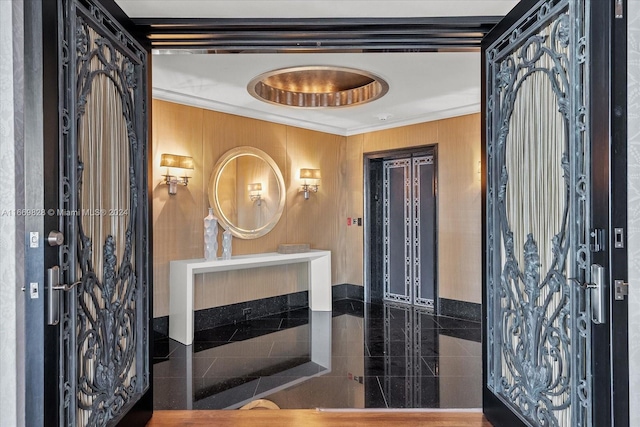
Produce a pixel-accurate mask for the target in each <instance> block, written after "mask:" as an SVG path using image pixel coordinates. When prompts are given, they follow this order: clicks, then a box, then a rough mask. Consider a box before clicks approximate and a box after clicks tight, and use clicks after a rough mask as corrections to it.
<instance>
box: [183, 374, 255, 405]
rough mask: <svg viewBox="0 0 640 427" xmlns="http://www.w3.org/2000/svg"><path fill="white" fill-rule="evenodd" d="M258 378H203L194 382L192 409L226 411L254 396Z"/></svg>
mask: <svg viewBox="0 0 640 427" xmlns="http://www.w3.org/2000/svg"><path fill="white" fill-rule="evenodd" d="M258 381H259V377H204V378H201V379H199V380H198V381H196V384H195V385H194V388H195V390H194V394H193V409H227V408H232V407H237V406H239V405H240V404H242V403H243V402H246V401H249V400H251V399H252V398H253V396H254V395H255V391H256V388H257V386H258Z"/></svg>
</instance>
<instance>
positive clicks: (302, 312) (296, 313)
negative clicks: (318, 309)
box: [262, 307, 311, 319]
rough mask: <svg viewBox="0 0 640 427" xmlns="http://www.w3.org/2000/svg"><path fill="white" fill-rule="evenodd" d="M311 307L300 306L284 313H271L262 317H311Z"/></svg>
mask: <svg viewBox="0 0 640 427" xmlns="http://www.w3.org/2000/svg"><path fill="white" fill-rule="evenodd" d="M310 312H311V310H309V308H307V307H304V308H298V309H295V310H291V311H285V312H283V313H277V314H271V315H269V316H265V317H262V319H309V313H310Z"/></svg>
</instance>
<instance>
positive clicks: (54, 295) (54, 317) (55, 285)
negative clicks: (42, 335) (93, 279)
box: [47, 265, 81, 325]
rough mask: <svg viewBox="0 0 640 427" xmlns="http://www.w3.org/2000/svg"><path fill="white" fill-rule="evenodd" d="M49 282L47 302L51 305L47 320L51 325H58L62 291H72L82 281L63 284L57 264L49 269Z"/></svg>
mask: <svg viewBox="0 0 640 427" xmlns="http://www.w3.org/2000/svg"><path fill="white" fill-rule="evenodd" d="M47 282H48V284H49V289H48V290H47V303H48V306H49V313H48V315H47V322H48V323H49V325H57V324H58V323H59V322H60V291H70V290H72V289H73V288H74V287H76V286H77V285H78V284H80V283H81V282H75V283H73V284H71V285H61V284H60V267H58V266H57V265H56V266H54V267H52V268H50V269H48V270H47Z"/></svg>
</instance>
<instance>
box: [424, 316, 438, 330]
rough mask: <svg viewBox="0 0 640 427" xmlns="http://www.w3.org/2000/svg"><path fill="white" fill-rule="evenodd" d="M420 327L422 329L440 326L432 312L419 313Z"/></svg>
mask: <svg viewBox="0 0 640 427" xmlns="http://www.w3.org/2000/svg"><path fill="white" fill-rule="evenodd" d="M419 316H420V327H421V328H422V329H423V330H424V329H438V328H440V327H441V326H440V325H439V324H438V322H437V321H436V317H435V316H434V315H433V314H424V313H422V314H419Z"/></svg>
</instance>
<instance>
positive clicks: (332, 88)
mask: <svg viewBox="0 0 640 427" xmlns="http://www.w3.org/2000/svg"><path fill="white" fill-rule="evenodd" d="M247 90H248V91H249V93H250V94H251V95H252V96H254V97H256V98H257V99H259V100H261V101H266V102H269V103H272V104H278V105H286V106H289V107H301V108H322V107H347V106H353V105H360V104H364V103H367V102H371V101H373V100H375V99H378V98H380V97H381V96H383V95H384V94H386V93H387V91H388V90H389V85H388V84H387V82H386V81H384V80H383V79H381V78H380V77H378V76H376V75H375V74H372V73H369V72H367V71H362V70H357V69H354V68H343V67H330V66H315V65H309V66H303V67H291V68H282V69H280V70H273V71H269V72H267V73H263V74H260V75H259V76H257V77H255V78H254V79H253V80H251V81H250V82H249V85H248V86H247Z"/></svg>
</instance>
